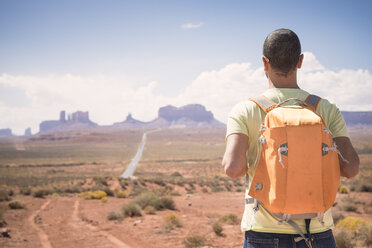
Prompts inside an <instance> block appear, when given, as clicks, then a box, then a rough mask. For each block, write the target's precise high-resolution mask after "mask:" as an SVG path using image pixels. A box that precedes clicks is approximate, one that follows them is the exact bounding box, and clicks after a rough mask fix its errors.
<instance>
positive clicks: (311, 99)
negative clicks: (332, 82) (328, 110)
mask: <svg viewBox="0 0 372 248" xmlns="http://www.w3.org/2000/svg"><path fill="white" fill-rule="evenodd" d="M320 100H321V98H320V97H319V96H316V95H309V96H308V97H307V98H306V100H305V103H306V104H307V105H309V106H310V107H311V108H312V110H313V111H316V108H317V107H318V104H319V102H320Z"/></svg>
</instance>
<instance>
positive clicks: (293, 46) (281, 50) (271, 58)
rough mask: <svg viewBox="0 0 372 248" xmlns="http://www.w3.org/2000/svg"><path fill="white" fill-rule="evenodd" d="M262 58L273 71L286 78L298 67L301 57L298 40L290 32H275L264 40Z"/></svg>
mask: <svg viewBox="0 0 372 248" xmlns="http://www.w3.org/2000/svg"><path fill="white" fill-rule="evenodd" d="M263 56H264V60H265V62H266V63H269V64H270V66H271V68H272V69H273V71H275V72H277V73H279V74H282V75H284V76H286V75H287V74H288V72H290V71H292V70H294V69H295V68H297V67H298V62H299V59H300V56H301V44H300V40H299V39H298V37H297V35H296V34H295V32H293V31H292V30H289V29H284V28H283V29H278V30H275V31H273V32H271V33H270V34H269V35H268V36H267V37H266V39H265V42H264V45H263ZM265 62H264V63H265Z"/></svg>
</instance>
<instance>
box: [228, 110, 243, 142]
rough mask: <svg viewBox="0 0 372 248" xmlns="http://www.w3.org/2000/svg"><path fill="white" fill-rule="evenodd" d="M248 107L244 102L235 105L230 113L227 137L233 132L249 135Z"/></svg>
mask: <svg viewBox="0 0 372 248" xmlns="http://www.w3.org/2000/svg"><path fill="white" fill-rule="evenodd" d="M246 112H247V110H246V107H245V106H244V103H239V104H237V105H235V106H234V108H233V109H232V110H231V112H230V113H229V115H228V119H227V130H226V139H227V137H228V136H229V135H231V134H233V133H242V134H245V135H247V136H248V122H247V116H246Z"/></svg>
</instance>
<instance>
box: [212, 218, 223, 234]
mask: <svg viewBox="0 0 372 248" xmlns="http://www.w3.org/2000/svg"><path fill="white" fill-rule="evenodd" d="M212 229H213V232H214V233H215V234H216V235H217V236H223V234H222V231H223V227H222V225H221V223H220V222H218V221H217V222H214V223H213V225H212Z"/></svg>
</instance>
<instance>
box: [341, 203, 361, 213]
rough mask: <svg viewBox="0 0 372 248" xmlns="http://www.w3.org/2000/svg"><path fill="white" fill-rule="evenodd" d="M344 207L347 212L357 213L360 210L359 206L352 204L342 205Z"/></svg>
mask: <svg viewBox="0 0 372 248" xmlns="http://www.w3.org/2000/svg"><path fill="white" fill-rule="evenodd" d="M342 207H343V209H344V210H345V211H347V212H356V211H357V209H358V208H357V206H356V205H355V204H354V203H352V202H346V203H344V204H342Z"/></svg>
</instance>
